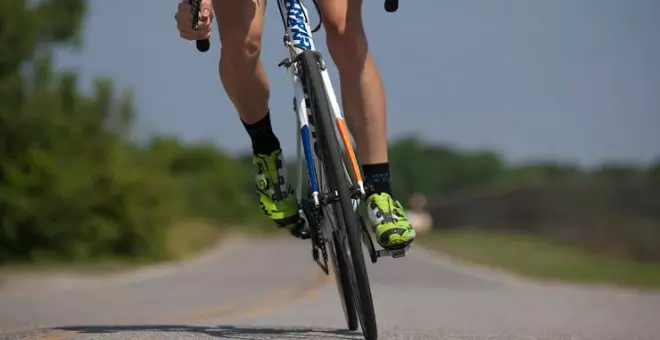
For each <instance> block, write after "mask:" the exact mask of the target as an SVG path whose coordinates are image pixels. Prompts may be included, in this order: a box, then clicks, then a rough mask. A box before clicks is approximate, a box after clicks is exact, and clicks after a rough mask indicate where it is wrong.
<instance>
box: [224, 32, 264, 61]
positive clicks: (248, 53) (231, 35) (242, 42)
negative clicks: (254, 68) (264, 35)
mask: <svg viewBox="0 0 660 340" xmlns="http://www.w3.org/2000/svg"><path fill="white" fill-rule="evenodd" d="M220 40H221V44H222V45H221V52H220V56H221V58H222V59H223V60H225V61H227V62H229V63H230V64H231V65H236V66H238V65H240V64H246V63H253V62H255V61H256V60H257V59H259V56H260V55H261V32H240V31H238V30H237V31H229V32H225V33H224V34H222V35H221V37H220Z"/></svg>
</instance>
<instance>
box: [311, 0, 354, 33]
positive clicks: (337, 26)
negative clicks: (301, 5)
mask: <svg viewBox="0 0 660 340" xmlns="http://www.w3.org/2000/svg"><path fill="white" fill-rule="evenodd" d="M317 2H318V4H319V10H320V11H321V17H322V18H323V27H324V28H325V30H326V34H328V35H344V34H361V33H362V32H363V31H364V29H363V26H362V0H317Z"/></svg>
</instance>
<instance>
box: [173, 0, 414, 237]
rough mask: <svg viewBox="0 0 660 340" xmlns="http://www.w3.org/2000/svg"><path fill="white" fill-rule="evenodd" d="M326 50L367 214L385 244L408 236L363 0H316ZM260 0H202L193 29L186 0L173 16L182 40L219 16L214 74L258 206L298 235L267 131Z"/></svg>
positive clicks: (203, 32) (290, 196) (280, 162)
mask: <svg viewBox="0 0 660 340" xmlns="http://www.w3.org/2000/svg"><path fill="white" fill-rule="evenodd" d="M317 2H318V6H319V10H320V13H321V17H322V21H323V24H324V29H325V31H326V40H327V44H328V50H329V52H330V56H331V57H332V60H333V61H334V63H335V65H337V68H338V70H339V79H340V85H341V94H342V98H343V106H344V111H346V112H347V115H346V120H347V123H348V125H349V128H350V129H351V132H352V134H353V135H354V136H355V140H356V143H357V150H358V152H359V153H360V159H361V161H362V171H363V173H364V181H365V187H366V188H368V189H369V192H368V193H367V195H368V197H367V200H366V201H367V204H366V209H367V215H368V219H369V221H370V223H371V225H372V227H373V228H374V229H375V232H376V239H377V241H378V243H379V244H380V245H381V246H382V247H383V248H386V249H387V248H390V249H391V248H398V247H401V246H404V245H407V244H409V243H411V242H412V241H413V240H414V238H415V230H414V229H413V227H412V225H411V224H410V222H409V220H408V219H407V217H406V214H405V212H404V210H403V208H402V206H401V204H400V203H399V202H398V201H397V200H395V199H394V198H393V197H392V190H391V185H390V174H389V163H388V154H387V136H386V112H385V111H386V108H385V93H384V89H383V83H382V80H381V77H380V74H379V71H378V69H377V67H376V65H375V63H374V59H373V57H372V55H371V53H370V52H369V49H368V44H367V38H366V35H365V32H364V27H363V24H362V0H317ZM265 8H266V0H202V1H201V5H200V13H199V27H198V30H197V31H193V30H192V14H191V9H190V6H189V5H188V1H187V0H183V1H182V2H181V3H179V5H178V10H177V12H176V15H175V19H176V22H177V28H178V30H179V34H180V36H181V37H182V38H183V39H186V40H200V39H208V38H209V37H210V36H211V24H212V22H213V18H214V16H217V25H218V30H219V32H220V41H221V46H222V47H221V53H220V65H219V71H220V80H221V82H222V85H223V87H224V89H225V92H226V93H227V95H228V96H229V98H230V100H231V101H232V103H233V105H234V107H235V108H236V110H237V111H238V115H239V117H240V119H241V121H242V123H243V125H244V126H245V129H246V130H247V134H248V135H249V137H250V140H251V142H252V150H253V164H254V166H255V170H256V176H255V177H256V182H257V195H258V198H259V203H260V205H261V208H262V209H263V211H264V212H265V214H266V215H268V217H269V218H271V219H272V220H273V221H274V222H275V223H276V224H277V225H278V226H279V227H281V228H286V229H288V230H289V231H290V232H291V233H292V234H293V235H295V236H298V237H301V236H303V235H302V232H301V231H302V227H301V224H300V223H299V220H300V217H299V215H298V205H297V202H296V198H295V195H294V192H293V187H292V186H291V185H290V184H289V183H287V176H286V167H285V164H284V159H283V156H282V150H281V147H280V143H279V141H278V138H277V137H276V136H275V133H274V132H273V130H272V127H271V123H270V108H269V103H268V101H269V95H270V93H269V84H268V80H267V78H266V72H265V70H264V66H263V64H262V63H261V60H260V52H261V35H262V30H263V17H264V12H265Z"/></svg>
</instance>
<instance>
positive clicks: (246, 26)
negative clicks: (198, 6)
mask: <svg viewBox="0 0 660 340" xmlns="http://www.w3.org/2000/svg"><path fill="white" fill-rule="evenodd" d="M265 9H266V0H213V11H214V13H215V19H216V22H217V24H218V31H219V33H220V41H222V44H223V45H224V44H236V43H238V44H245V43H250V42H252V43H254V42H260V41H261V34H262V30H263V24H264V21H263V18H264V12H265Z"/></svg>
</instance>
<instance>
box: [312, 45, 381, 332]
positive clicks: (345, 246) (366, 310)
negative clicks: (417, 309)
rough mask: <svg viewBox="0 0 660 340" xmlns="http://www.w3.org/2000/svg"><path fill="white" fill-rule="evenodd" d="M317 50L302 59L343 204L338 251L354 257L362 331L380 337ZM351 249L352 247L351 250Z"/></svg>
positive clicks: (351, 274) (324, 152) (332, 182)
mask: <svg viewBox="0 0 660 340" xmlns="http://www.w3.org/2000/svg"><path fill="white" fill-rule="evenodd" d="M316 53H317V52H314V51H304V52H303V53H302V55H301V57H302V59H301V63H302V69H303V72H304V75H305V79H306V81H307V86H308V91H309V92H310V99H311V101H312V109H313V119H314V121H315V122H316V125H317V129H318V135H319V138H318V140H319V151H321V156H322V157H321V158H322V160H323V161H322V163H323V168H324V170H325V171H324V172H325V173H326V174H327V178H328V184H329V185H328V187H329V188H330V190H329V191H330V192H333V191H336V192H337V193H338V196H339V197H338V198H339V202H338V203H339V204H337V203H331V204H330V205H331V206H332V208H333V209H331V210H333V211H334V212H335V214H334V215H335V216H333V217H335V218H336V221H337V222H338V223H337V230H335V233H337V239H338V241H339V242H336V245H337V250H338V251H337V253H338V255H340V256H341V255H344V256H345V258H347V259H350V261H347V264H349V265H347V269H348V270H346V271H345V272H346V275H347V276H348V278H349V280H350V282H351V286H352V288H353V291H354V292H355V301H354V304H355V306H356V309H357V312H358V317H359V320H360V323H361V324H362V333H363V334H364V337H365V339H367V340H376V339H377V338H378V329H377V326H376V313H375V311H374V305H373V299H372V296H371V287H370V285H369V275H368V273H367V266H366V263H365V261H364V254H363V252H362V231H361V229H360V227H359V226H358V218H359V216H358V214H357V212H355V211H354V210H353V204H352V202H351V197H350V194H349V185H350V179H349V178H348V176H347V174H346V171H345V169H346V168H345V167H344V163H343V162H342V157H341V155H340V151H339V141H338V140H337V135H336V133H335V129H334V127H333V123H334V117H333V115H332V113H331V111H330V104H329V102H328V96H327V94H326V91H325V87H324V83H323V79H322V76H321V71H320V65H319V63H318V60H317V58H316ZM333 189H334V190H333ZM328 208H330V206H329V207H328ZM347 250H349V251H350V254H348V252H347ZM342 269H343V268H342ZM351 269H352V270H351Z"/></svg>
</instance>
